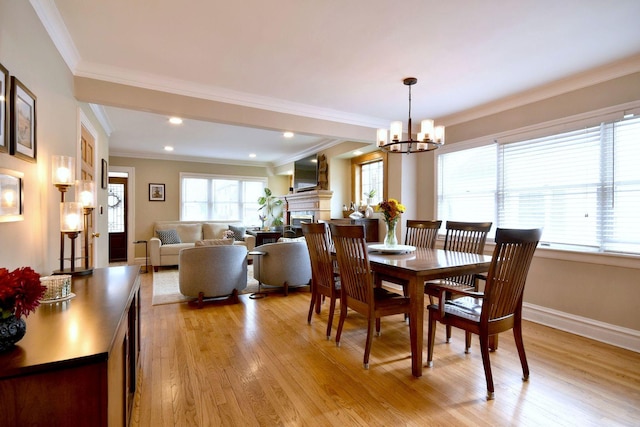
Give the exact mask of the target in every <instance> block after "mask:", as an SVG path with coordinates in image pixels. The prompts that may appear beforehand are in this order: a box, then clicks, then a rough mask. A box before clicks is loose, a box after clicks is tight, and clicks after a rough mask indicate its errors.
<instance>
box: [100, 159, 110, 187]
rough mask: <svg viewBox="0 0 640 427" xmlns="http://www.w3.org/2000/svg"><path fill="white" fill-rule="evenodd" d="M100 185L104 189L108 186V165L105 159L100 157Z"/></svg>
mask: <svg viewBox="0 0 640 427" xmlns="http://www.w3.org/2000/svg"><path fill="white" fill-rule="evenodd" d="M100 185H101V187H102V188H104V189H106V188H107V187H108V186H109V165H108V164H107V161H106V160H105V159H102V171H101V179H100Z"/></svg>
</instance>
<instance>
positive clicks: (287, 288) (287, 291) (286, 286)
mask: <svg viewBox="0 0 640 427" xmlns="http://www.w3.org/2000/svg"><path fill="white" fill-rule="evenodd" d="M284 296H285V297H286V296H289V284H288V283H287V282H284Z"/></svg>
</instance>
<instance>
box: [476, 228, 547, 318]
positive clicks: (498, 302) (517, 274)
mask: <svg viewBox="0 0 640 427" xmlns="http://www.w3.org/2000/svg"><path fill="white" fill-rule="evenodd" d="M541 235H542V229H532V230H511V229H500V228H499V229H498V230H497V231H496V246H495V249H494V251H493V258H492V261H491V266H490V267H489V272H488V274H487V282H486V285H485V289H484V301H483V304H482V315H481V320H480V321H481V322H490V321H492V320H499V319H502V318H505V317H508V316H512V315H514V314H515V312H516V310H519V309H521V307H522V295H523V292H524V285H525V283H526V279H527V274H528V272H529V267H530V265H531V260H532V259H533V254H534V252H535V250H536V247H537V246H538V242H539V241H540V236H541Z"/></svg>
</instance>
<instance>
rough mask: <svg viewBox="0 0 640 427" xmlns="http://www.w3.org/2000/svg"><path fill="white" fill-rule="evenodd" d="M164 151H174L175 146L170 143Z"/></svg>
mask: <svg viewBox="0 0 640 427" xmlns="http://www.w3.org/2000/svg"><path fill="white" fill-rule="evenodd" d="M164 151H173V147H172V146H170V145H167V146H165V147H164Z"/></svg>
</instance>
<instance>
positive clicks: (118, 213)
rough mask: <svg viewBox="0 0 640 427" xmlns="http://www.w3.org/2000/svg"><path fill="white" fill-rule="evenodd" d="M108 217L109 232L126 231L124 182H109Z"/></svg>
mask: <svg viewBox="0 0 640 427" xmlns="http://www.w3.org/2000/svg"><path fill="white" fill-rule="evenodd" d="M108 188H109V189H108V192H107V201H108V203H107V206H108V208H107V218H108V220H107V221H108V230H109V233H124V217H125V216H124V208H125V206H124V202H125V200H124V184H112V183H109V186H108Z"/></svg>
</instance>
